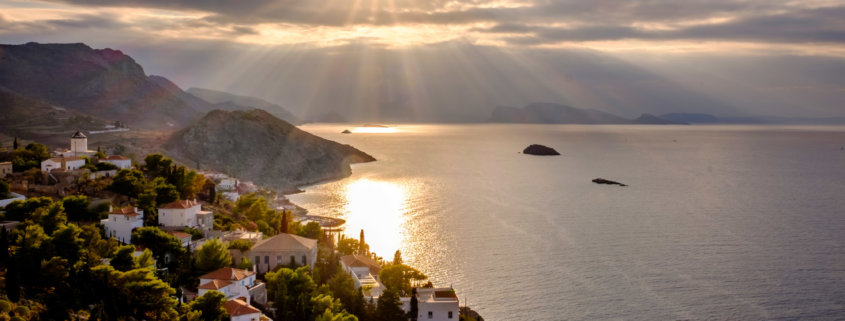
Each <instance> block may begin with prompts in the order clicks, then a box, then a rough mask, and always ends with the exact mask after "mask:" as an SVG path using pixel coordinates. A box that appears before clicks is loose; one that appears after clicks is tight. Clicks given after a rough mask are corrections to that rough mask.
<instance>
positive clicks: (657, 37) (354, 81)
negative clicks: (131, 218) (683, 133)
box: [0, 0, 845, 120]
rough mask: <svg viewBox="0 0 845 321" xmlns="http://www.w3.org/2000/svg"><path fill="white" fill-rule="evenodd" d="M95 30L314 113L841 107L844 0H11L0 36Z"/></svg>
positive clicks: (453, 114) (0, 17) (97, 41)
mask: <svg viewBox="0 0 845 321" xmlns="http://www.w3.org/2000/svg"><path fill="white" fill-rule="evenodd" d="M28 41H36V42H84V43H87V44H89V45H91V46H92V47H95V48H103V47H111V48H114V49H120V50H122V51H124V52H126V53H127V54H130V55H132V56H133V57H135V58H136V60H138V61H139V63H141V64H142V65H143V66H144V67H145V68H146V71H147V72H148V73H150V74H159V75H162V76H165V77H168V78H170V79H172V80H173V81H175V82H176V83H177V84H179V85H181V86H183V87H190V86H200V87H208V88H213V89H222V90H229V91H233V92H236V93H240V94H249V95H255V96H259V97H262V98H266V99H269V100H273V101H275V102H279V103H281V104H284V105H285V106H286V107H288V108H289V109H291V110H293V111H295V112H298V113H300V114H301V115H307V114H314V113H319V112H322V111H327V110H339V111H341V112H342V113H344V114H347V115H350V116H353V117H352V118H355V117H354V116H360V117H361V118H372V117H375V118H379V117H381V118H388V119H389V118H396V119H405V118H413V119H426V120H449V119H452V120H454V119H473V118H477V117H482V116H483V115H485V114H486V113H487V112H488V111H489V109H491V108H493V107H494V106H496V105H523V104H526V103H528V102H532V101H548V102H560V103H568V104H572V105H576V106H579V107H589V108H597V109H602V110H606V111H610V112H616V113H620V114H623V115H626V116H632V115H633V116H635V115H637V114H639V113H640V112H653V113H661V112H671V111H684V112H712V113H717V114H724V115H750V114H758V115H764V114H765V115H780V116H794V115H809V116H845V103H843V101H845V46H843V44H845V1H836V0H834V1H830V0H804V1H772V0H762V1H757V0H749V1H742V0H708V1H705V0H639V1H637V0H635V1H604V0H589V1H574V0H560V1H553V0H503V1H473V0H430V1H415V0H282V1H274V0H247V1H233V0H183V1H174V0H121V1H107V0H60V1H9V0H0V42H3V43H24V42H28Z"/></svg>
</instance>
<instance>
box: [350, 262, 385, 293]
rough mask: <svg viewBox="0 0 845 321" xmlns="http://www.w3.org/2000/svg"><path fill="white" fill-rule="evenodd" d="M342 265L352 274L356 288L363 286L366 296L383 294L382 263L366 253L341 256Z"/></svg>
mask: <svg viewBox="0 0 845 321" xmlns="http://www.w3.org/2000/svg"><path fill="white" fill-rule="evenodd" d="M340 266H341V267H342V268H343V271H345V272H346V273H347V274H349V275H350V276H352V280H353V281H354V282H355V288H361V290H362V292H363V293H364V296H366V297H378V296H381V293H382V292H383V291H384V285H383V284H381V280H379V275H378V274H379V271H381V265H379V264H378V262H376V261H375V260H373V259H372V258H370V257H369V256H365V255H357V254H355V255H344V256H342V257H341V258H340Z"/></svg>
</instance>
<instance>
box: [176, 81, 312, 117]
mask: <svg viewBox="0 0 845 321" xmlns="http://www.w3.org/2000/svg"><path fill="white" fill-rule="evenodd" d="M186 92H187V93H189V94H191V95H194V96H196V97H199V98H202V99H203V100H205V101H207V102H210V103H212V104H215V107H216V108H217V109H223V110H250V109H264V110H266V111H267V112H269V113H271V114H273V116H276V117H277V118H279V119H281V120H284V121H286V122H289V123H291V124H294V125H299V124H302V121H301V120H300V119H299V118H298V117H296V116H295V115H294V114H293V113H291V112H290V111H288V110H287V109H285V108H284V107H282V106H279V105H278V104H274V103H271V102H269V101H266V100H264V99H261V98H255V97H249V96H240V95H235V94H231V93H227V92H224V91H218V90H211V89H203V88H189V89H188V90H187V91H186Z"/></svg>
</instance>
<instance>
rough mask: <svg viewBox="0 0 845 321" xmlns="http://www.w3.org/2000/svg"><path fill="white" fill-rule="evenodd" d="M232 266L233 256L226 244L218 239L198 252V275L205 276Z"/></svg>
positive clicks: (204, 245) (210, 241)
mask: <svg viewBox="0 0 845 321" xmlns="http://www.w3.org/2000/svg"><path fill="white" fill-rule="evenodd" d="M231 265H232V255H231V254H229V249H228V248H227V247H226V244H223V242H222V241H220V240H218V239H212V240H209V241H207V242H205V244H203V245H202V247H200V248H199V250H198V251H197V258H196V264H195V268H196V271H197V274H200V275H202V274H205V273H208V272H211V271H214V270H217V269H220V268H224V267H227V266H231Z"/></svg>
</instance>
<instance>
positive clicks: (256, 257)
mask: <svg viewBox="0 0 845 321" xmlns="http://www.w3.org/2000/svg"><path fill="white" fill-rule="evenodd" d="M254 262H255V264H261V257H260V256H258V255H256V256H255V261H254Z"/></svg>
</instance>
